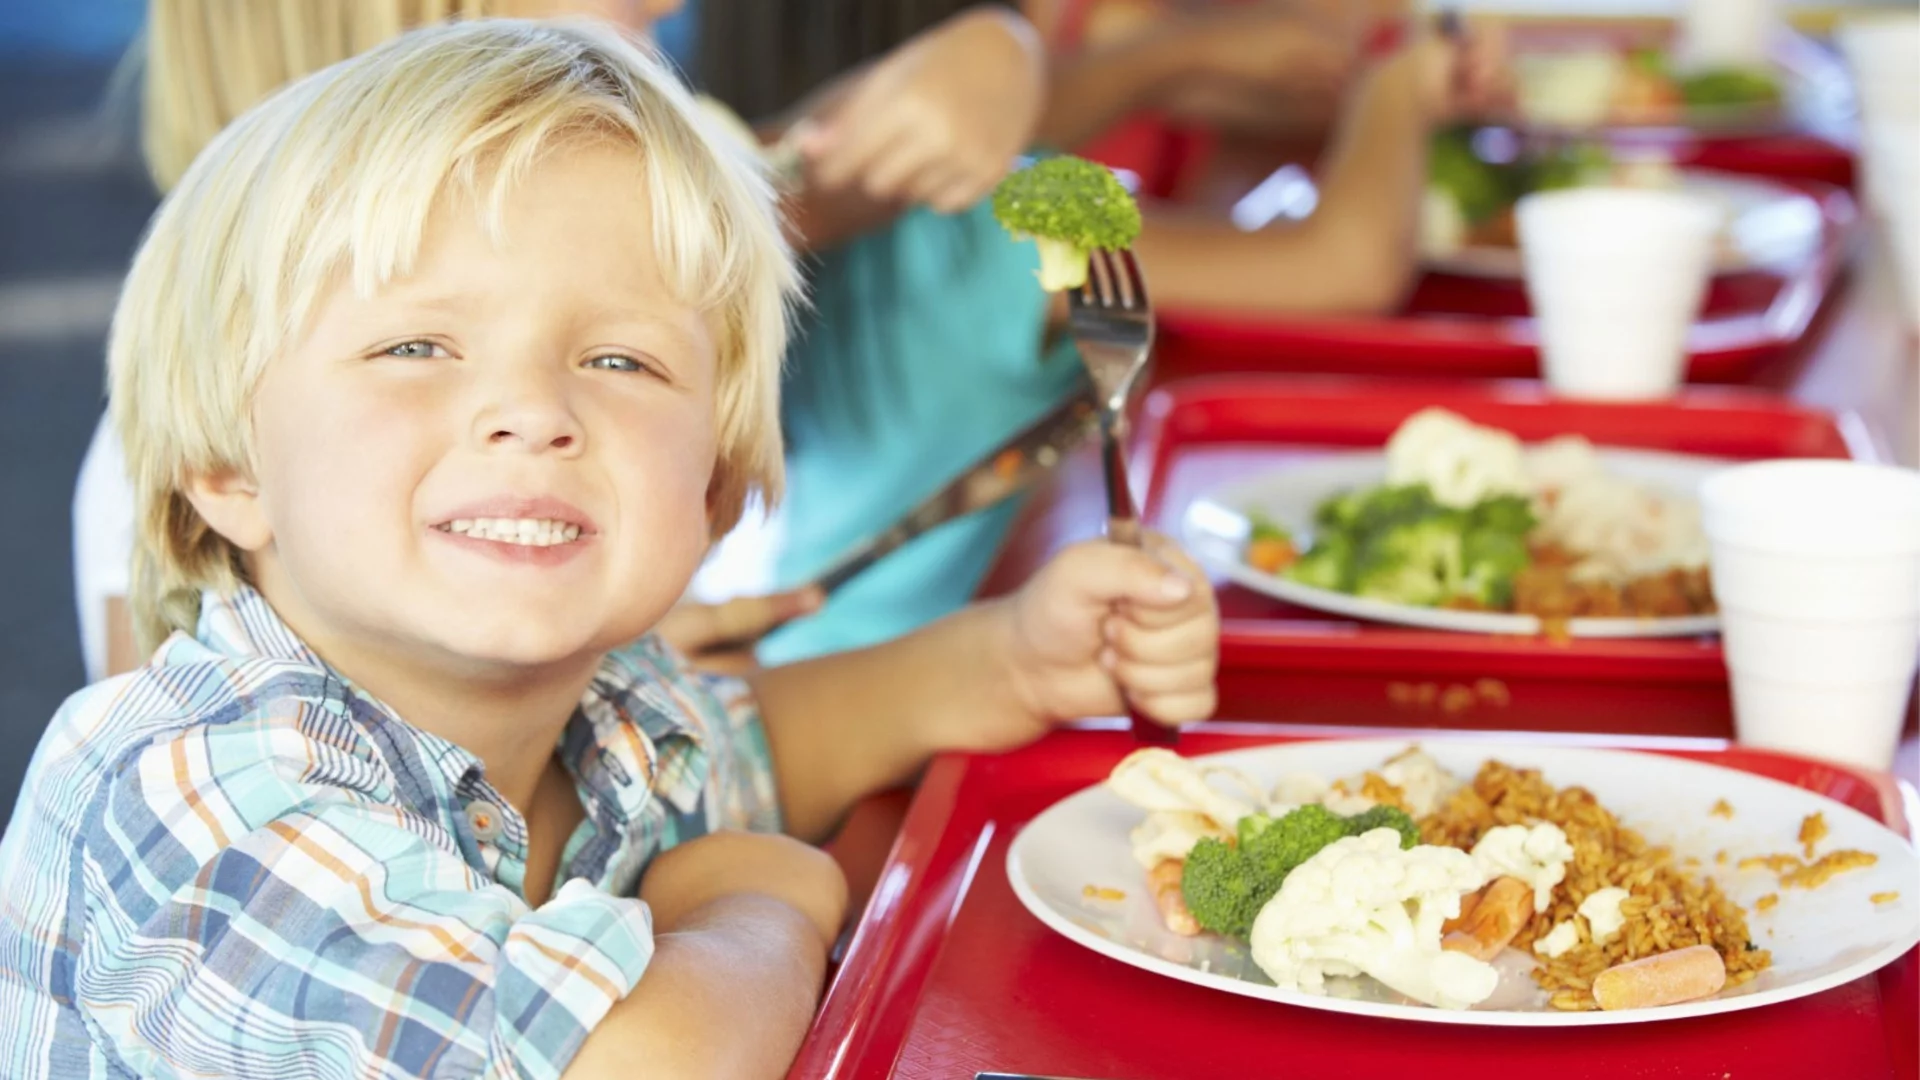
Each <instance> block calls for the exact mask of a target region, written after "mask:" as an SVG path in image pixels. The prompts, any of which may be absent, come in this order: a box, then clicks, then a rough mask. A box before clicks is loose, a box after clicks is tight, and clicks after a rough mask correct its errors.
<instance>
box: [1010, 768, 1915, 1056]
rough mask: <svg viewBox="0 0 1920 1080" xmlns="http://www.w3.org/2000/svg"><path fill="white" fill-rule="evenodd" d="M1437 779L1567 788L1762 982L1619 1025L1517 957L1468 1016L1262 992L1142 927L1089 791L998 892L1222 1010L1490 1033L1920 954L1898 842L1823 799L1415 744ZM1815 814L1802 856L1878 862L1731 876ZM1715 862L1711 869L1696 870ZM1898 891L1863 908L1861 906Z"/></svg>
mask: <svg viewBox="0 0 1920 1080" xmlns="http://www.w3.org/2000/svg"><path fill="white" fill-rule="evenodd" d="M1422 745H1423V746H1424V747H1425V748H1426V750H1427V752H1428V753H1430V754H1432V755H1433V756H1434V757H1435V758H1436V759H1437V760H1438V761H1439V762H1440V764H1441V765H1443V766H1445V767H1446V768H1447V769H1448V770H1450V771H1451V772H1453V773H1455V774H1456V775H1458V776H1461V777H1462V778H1466V777H1470V776H1472V774H1473V773H1474V772H1476V771H1477V770H1478V769H1479V767H1480V765H1481V764H1482V763H1483V762H1485V761H1486V760H1487V759H1488V758H1498V759H1499V760H1501V761H1504V762H1506V763H1508V764H1510V765H1516V766H1531V767H1535V768H1539V769H1541V770H1542V771H1543V772H1544V773H1545V774H1546V778H1547V780H1548V781H1549V782H1550V783H1552V784H1554V785H1556V786H1559V787H1566V786H1569V785H1576V784H1577V785H1580V786H1583V787H1586V788H1587V789H1589V790H1591V791H1592V792H1593V793H1594V795H1595V796H1597V797H1598V798H1599V800H1600V802H1601V804H1602V805H1603V806H1605V807H1607V808H1608V809H1609V810H1611V811H1613V812H1614V813H1615V814H1616V815H1618V816H1619V817H1620V819H1621V821H1622V822H1623V823H1624V824H1626V825H1628V826H1630V827H1633V828H1637V829H1639V830H1640V831H1641V833H1642V835H1644V836H1646V837H1647V839H1648V840H1649V841H1651V842H1653V843H1656V844H1660V843H1667V844H1671V845H1672V846H1673V848H1674V852H1675V856H1676V857H1677V858H1683V859H1684V858H1686V857H1688V856H1693V857H1695V858H1698V859H1699V860H1700V862H1701V864H1702V865H1701V867H1700V868H1699V869H1700V872H1706V871H1712V872H1713V873H1714V875H1715V876H1716V877H1717V878H1718V879H1719V881H1720V883H1721V886H1722V888H1723V889H1725V890H1726V892H1727V894H1728V895H1729V896H1731V897H1732V898H1733V899H1734V900H1735V901H1736V902H1738V903H1740V904H1741V905H1742V906H1743V907H1746V908H1747V909H1748V916H1747V927H1748V929H1749V930H1750V931H1751V932H1752V933H1753V935H1754V943H1755V944H1757V945H1759V946H1760V947H1761V948H1764V949H1771V950H1772V951H1773V966H1772V967H1770V968H1768V969H1767V970H1766V971H1764V972H1762V973H1761V974H1760V975H1759V976H1758V977H1757V978H1755V979H1754V980H1753V981H1751V982H1749V983H1747V984H1746V985H1744V986H1741V987H1738V988H1736V989H1734V990H1730V991H1727V992H1726V993H1723V994H1721V995H1720V996H1718V997H1714V998H1709V999H1707V1000H1704V1001H1693V1002H1687V1003H1684V1004H1680V1005H1669V1006H1665V1007H1663V1008H1657V1009H1632V1010H1623V1011H1620V1012H1583V1013H1573V1012H1561V1011H1559V1010H1556V1009H1553V1008H1551V1007H1549V1006H1548V1005H1547V1004H1546V995H1545V993H1544V992H1542V991H1541V990H1540V989H1539V987H1537V986H1536V985H1535V984H1534V982H1533V980H1532V978H1531V977H1530V976H1529V975H1528V974H1526V971H1527V968H1528V964H1529V962H1528V960H1527V958H1525V957H1523V956H1521V955H1520V954H1519V953H1518V952H1516V951H1515V950H1512V949H1508V950H1507V951H1506V952H1504V953H1503V954H1502V959H1501V962H1500V963H1499V964H1498V965H1497V966H1498V967H1500V969H1501V980H1500V987H1499V989H1498V990H1497V991H1495V993H1494V996H1493V997H1492V998H1490V999H1488V1000H1487V1001H1486V1002H1483V1003H1482V1004H1481V1005H1479V1006H1477V1007H1475V1008H1473V1009H1468V1010H1450V1009H1434V1008H1428V1007H1427V1006H1424V1005H1417V1004H1405V1003H1403V1002H1404V999H1399V998H1397V997H1396V996H1395V995H1392V994H1391V993H1390V992H1389V991H1387V990H1386V989H1385V988H1384V987H1381V986H1380V985H1379V984H1378V983H1375V982H1374V981H1373V980H1371V979H1351V980H1329V989H1330V990H1331V991H1333V993H1331V994H1330V995H1329V996H1325V997H1321V996H1316V995H1312V994H1304V993H1300V992H1298V991H1290V990H1280V989H1278V988H1276V987H1275V986H1274V985H1273V984H1272V982H1271V981H1269V980H1268V979H1267V978H1266V976H1265V975H1263V974H1262V973H1261V972H1260V970H1259V968H1258V967H1256V966H1255V965H1254V964H1253V962H1252V960H1251V959H1250V958H1249V957H1248V956H1247V952H1246V948H1245V946H1243V945H1240V944H1238V943H1236V942H1232V941H1229V940H1227V939H1226V938H1222V937H1219V936H1217V935H1212V934H1205V935H1202V936H1200V937H1197V938H1184V937H1180V936H1179V935H1177V934H1173V933H1171V932H1169V931H1168V930H1166V929H1165V928H1164V927H1163V926H1162V925H1161V924H1160V919H1159V916H1158V915H1157V914H1155V912H1154V908H1153V901H1152V900H1151V898H1150V897H1149V895H1148V893H1147V888H1146V878H1145V872H1144V871H1143V870H1141V868H1140V865H1139V864H1138V863H1136V862H1135V861H1134V860H1133V856H1132V854H1131V853H1130V852H1129V849H1128V845H1127V833H1128V832H1129V831H1130V830H1131V829H1133V827H1134V826H1136V825H1138V824H1139V823H1140V820H1141V817H1142V813H1141V811H1140V810H1138V809H1137V808H1135V807H1133V806H1130V805H1128V804H1127V803H1124V802H1122V801H1121V800H1120V798H1119V797H1118V796H1116V795H1114V794H1113V793H1112V792H1110V791H1108V790H1107V789H1106V788H1105V786H1103V785H1095V786H1093V787H1090V788H1087V789H1085V790H1083V791H1081V792H1079V793H1077V794H1074V795H1070V796H1068V797H1067V798H1065V799H1062V800H1061V801H1060V802H1057V803H1055V804H1054V805H1053V806H1051V807H1049V808H1048V809H1047V810H1045V811H1044V812H1042V813H1041V814H1040V815H1039V816H1038V817H1036V818H1034V819H1033V820H1032V821H1031V822H1029V823H1028V824H1027V826H1026V828H1025V829H1023V830H1021V832H1020V835H1019V836H1017V837H1015V838H1014V841H1013V844H1012V846H1011V847H1010V848H1009V849H1008V851H1007V877H1008V879H1009V880H1010V881H1011V882H1012V884H1013V891H1014V893H1015V895H1017V896H1019V898H1020V902H1021V903H1022V904H1024V905H1026V908H1027V910H1028V911H1031V912H1032V913H1033V914H1034V916H1035V917H1036V918H1038V919H1039V920H1040V921H1041V922H1043V923H1045V924H1046V925H1047V926H1048V927H1049V928H1051V929H1052V930H1054V931H1057V932H1058V933H1060V934H1062V935H1064V936H1065V937H1067V938H1069V939H1071V940H1073V941H1074V942H1076V943H1078V944H1080V945H1083V946H1085V947H1086V948H1089V949H1092V950H1093V951H1094V952H1097V953H1100V954H1102V955H1104V956H1109V957H1112V958H1113V959H1115V960H1118V961H1120V962H1121V963H1123V964H1128V965H1131V966H1133V967H1137V968H1141V969H1143V970H1146V971H1151V972H1154V973H1155V974H1158V975H1164V976H1166V977H1167V978H1170V979H1178V980H1180V981H1182V982H1190V983H1196V984H1198V985H1201V986H1209V987H1212V988H1214V989H1216V990H1223V991H1225V992H1227V993H1230V994H1240V995H1243V996H1246V997H1253V998H1263V999H1266V1000H1268V1001H1278V1002H1284V1003H1286V1004H1289V1005H1299V1006H1303V1007H1305V1008H1309V1009H1325V1010H1327V1011H1330V1012H1342V1013H1354V1014H1357V1015H1361V1016H1382V1017H1389V1018H1393V1019H1400V1020H1418V1021H1424V1022H1427V1023H1435V1024H1470V1025H1486V1026H1497V1027H1585V1026H1590V1025H1599V1024H1632V1023H1641V1022H1645V1021H1650V1020H1676V1019H1680V1018H1683V1017H1689V1016H1705V1015H1708V1014H1710V1013H1723V1012H1734V1011H1736V1010H1740V1009H1755V1008H1759V1007H1760V1006H1762V1005H1771V1004H1774V1003H1775V1002H1780V1001H1790V1000H1792V999H1794V998H1798V997H1805V996H1806V995H1808V994H1816V993H1819V992H1820V991H1822V990H1827V989H1831V988H1832V987H1835V986H1840V985H1842V984H1844V983H1847V982H1851V981H1853V980H1854V979H1857V978H1860V977H1861V976H1863V975H1868V974H1871V973H1872V972H1874V971H1877V970H1879V969H1880V968H1881V967H1883V966H1885V965H1887V964H1889V963H1892V962H1893V961H1894V960H1897V959H1899V958H1900V957H1901V956H1903V955H1905V954H1906V952H1907V950H1908V949H1911V948H1913V946H1914V944H1915V942H1916V941H1920V859H1916V858H1915V856H1914V851H1913V848H1912V847H1911V846H1909V845H1908V843H1907V842H1906V841H1905V840H1903V839H1902V838H1901V837H1899V836H1897V835H1895V834H1894V833H1893V832H1892V831H1891V830H1889V829H1887V828H1885V827H1884V826H1882V825H1880V824H1879V823H1878V822H1875V821H1874V820H1873V819H1872V818H1869V817H1867V816H1866V815H1864V814H1861V813H1859V812H1858V811H1855V810H1853V809H1851V808H1849V807H1846V806H1843V805H1841V804H1840V803H1837V802H1834V801H1833V800H1831V799H1827V798H1824V797H1822V796H1819V795H1815V794H1813V793H1812V792H1809V791H1806V790H1804V789H1802V788H1797V787H1793V786H1792V785H1789V784H1783V783H1780V782H1778V781H1775V780H1769V779H1766V778H1764V777H1760V776H1755V775H1753V774H1751V773H1744V772H1739V771H1736V770H1732V769H1723V768H1719V767H1717V766H1713V765H1707V764H1703V763H1700V762H1696V761H1687V760H1684V759H1681V758H1673V757H1666V756H1663V755H1659V754H1638V753H1628V752H1622V751H1614V750H1585V749H1577V748H1566V747H1543V746H1530V745H1524V744H1514V743H1500V742H1494V741H1478V740H1434V741H1430V742H1425V743H1422ZM1405 746H1406V741H1405V740H1404V739H1396V740H1342V741H1328V742H1304V743H1292V744H1283V745H1276V746H1266V747H1257V748H1254V749H1250V750H1236V751H1233V752H1231V753H1225V754H1212V755H1208V756H1206V757H1204V758H1200V759H1197V760H1201V761H1205V762H1207V763H1208V764H1221V765H1232V766H1233V767H1235V768H1238V769H1241V770H1243V771H1245V772H1246V773H1248V774H1249V775H1251V776H1252V777H1254V778H1255V779H1256V780H1259V781H1260V782H1261V783H1262V784H1263V785H1265V786H1268V787H1271V785H1272V784H1274V783H1275V782H1276V781H1278V780H1279V779H1280V778H1281V777H1282V776H1284V775H1286V774H1288V773H1294V772H1312V773H1317V774H1319V775H1321V776H1324V777H1327V778H1330V779H1331V778H1333V777H1339V776H1352V775H1355V774H1358V773H1359V772H1361V771H1362V770H1364V769H1370V768H1377V767H1379V765H1380V763H1381V762H1382V761H1384V760H1385V759H1386V758H1387V757H1389V756H1391V755H1392V754H1394V753H1395V752H1397V751H1399V750H1400V749H1402V748H1403V747H1405ZM1717 799H1725V800H1727V802H1729V803H1730V804H1732V806H1733V807H1734V816H1733V818H1732V819H1731V820H1729V819H1724V818H1717V817H1713V816H1711V815H1710V814H1709V813H1708V811H1709V810H1710V809H1711V807H1712V806H1713V804H1714V801H1715V800H1717ZM1815 811H1820V812H1822V813H1824V814H1825V815H1826V821H1827V826H1828V828H1829V829H1830V830H1831V832H1830V833H1829V835H1828V837H1827V838H1826V839H1825V840H1824V841H1822V842H1821V844H1820V847H1819V849H1818V852H1819V853H1824V852H1828V851H1836V850H1840V849H1842V848H1854V849H1858V850H1862V851H1870V852H1872V853H1874V854H1876V855H1878V856H1879V857H1880V861H1879V862H1878V863H1876V864H1875V865H1873V866H1871V867H1867V868H1865V869H1860V870H1852V871H1847V872H1845V873H1842V874H1839V875H1837V876H1835V877H1834V878H1833V879H1832V880H1830V881H1828V882H1827V883H1826V884H1825V885H1822V886H1821V887H1820V888H1817V889H1812V890H1803V889H1782V888H1780V887H1779V885H1778V879H1777V878H1776V877H1775V876H1774V875H1773V874H1771V873H1768V872H1767V871H1765V870H1757V869H1756V870H1748V871H1736V870H1735V869H1734V864H1735V862H1737V860H1738V859H1739V858H1741V857H1743V856H1748V855H1769V854H1773V853H1776V852H1797V851H1798V850H1799V845H1798V843H1796V842H1795V837H1796V835H1797V834H1798V832H1799V829H1800V822H1801V821H1802V820H1803V819H1804V818H1805V817H1806V816H1807V815H1808V814H1811V813H1813V812H1815ZM1721 850H1725V851H1727V852H1728V860H1727V864H1726V865H1725V866H1719V867H1716V866H1715V865H1714V863H1713V857H1714V854H1715V853H1716V852H1718V851H1721ZM1089 885H1094V886H1100V887H1103V888H1109V889H1119V890H1120V891H1122V892H1124V893H1125V894H1126V899H1124V900H1121V901H1112V900H1095V899H1089V898H1087V897H1085V896H1084V895H1083V894H1082V890H1083V889H1084V888H1086V887H1087V886H1089ZM1770 892H1771V893H1777V894H1779V897H1780V903H1779V905H1778V906H1776V907H1775V908H1773V910H1771V911H1768V912H1764V913H1762V912H1754V911H1753V910H1752V906H1753V902H1754V900H1756V899H1757V898H1759V897H1760V896H1762V895H1765V894H1766V893H1770ZM1880 892H1898V893H1899V894H1900V896H1899V898H1898V899H1897V900H1894V901H1892V902H1891V903H1886V904H1878V905H1876V904H1874V903H1873V902H1872V901H1870V900H1869V899H1868V897H1870V896H1872V895H1873V894H1875V893H1880Z"/></svg>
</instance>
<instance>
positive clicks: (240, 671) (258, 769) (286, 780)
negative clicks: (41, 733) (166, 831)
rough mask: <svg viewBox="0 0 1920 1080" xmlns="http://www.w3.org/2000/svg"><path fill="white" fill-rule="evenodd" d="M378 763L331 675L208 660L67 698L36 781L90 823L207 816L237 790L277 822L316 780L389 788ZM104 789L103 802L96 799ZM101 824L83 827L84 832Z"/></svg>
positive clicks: (137, 674)
mask: <svg viewBox="0 0 1920 1080" xmlns="http://www.w3.org/2000/svg"><path fill="white" fill-rule="evenodd" d="M377 758H378V755H377V753H376V750H375V747H374V745H373V742H372V740H371V739H370V738H369V737H368V733H367V732H366V731H365V730H364V729H362V728H361V727H360V726H359V724H357V723H355V722H354V721H353V720H352V719H351V718H350V715H349V710H348V707H347V698H346V691H345V689H344V687H343V686H342V685H341V684H340V683H339V681H338V680H337V679H335V678H333V677H332V676H330V675H329V673H328V672H326V671H325V670H324V669H321V668H318V667H314V666H312V665H308V664H302V663H298V662H294V661H288V660H281V659H271V658H259V657H254V658H232V657H217V656H209V657H207V658H205V659H193V660H189V661H187V662H175V663H166V664H156V665H152V666H148V667H144V668H141V669H139V670H137V671H133V672H129V673H127V674H125V675H120V676H116V677H114V678H110V679H107V680H104V681H102V682H99V683H95V684H94V685H92V686H89V687H87V688H86V689H83V690H81V691H79V692H78V693H76V694H74V695H73V696H72V697H70V698H68V699H67V701H66V703H65V704H64V705H63V706H61V709H60V711H59V713H58V714H57V715H56V716H55V718H54V722H53V724H52V725H51V726H50V728H49V729H48V732H47V735H46V737H45V739H44V740H43V741H42V743H41V746H40V749H39V752H38V753H37V754H36V755H35V760H34V762H33V765H32V766H31V768H30V775H29V778H28V784H29V785H30V786H31V787H37V788H40V789H43V791H45V790H46V789H57V791H58V794H59V797H57V798H53V799H38V800H35V801H36V802H37V803H39V804H40V805H43V806H58V805H64V806H68V807H72V808H73V809H74V810H76V811H78V812H79V813H81V814H82V815H84V816H88V817H99V816H102V815H111V814H113V813H115V812H116V809H115V808H116V806H118V807H119V809H120V811H122V812H123V811H124V810H125V807H126V804H127V803H128V802H129V801H130V800H131V801H133V802H137V803H139V804H142V805H144V807H145V808H146V809H147V811H148V812H151V813H156V814H163V815H164V813H165V808H166V807H168V806H171V805H176V804H177V805H182V806H184V805H189V804H190V805H192V806H194V807H198V808H202V809H204V807H205V806H206V805H208V804H209V802H210V801H212V800H209V798H208V796H209V795H210V794H211V793H212V792H214V791H216V790H222V789H225V790H228V791H232V790H234V789H237V788H244V789H245V790H246V791H248V792H249V793H250V795H251V797H252V800H253V808H252V812H250V813H248V814H246V815H245V816H247V817H253V816H255V815H256V814H257V815H262V816H272V815H273V814H275V813H276V812H277V810H276V807H275V806H271V805H268V804H269V803H282V802H284V803H287V804H288V805H292V804H294V803H296V802H298V801H299V800H300V798H301V794H300V791H301V789H303V788H305V787H307V786H308V785H311V784H313V783H315V782H319V783H325V784H330V785H333V786H341V787H348V788H361V789H371V788H373V787H377V786H379V784H378V781H377V779H376V778H377V776H378V775H379V774H380V773H382V772H384V770H381V769H378V768H377V767H375V763H376V761H377ZM102 788H105V789H106V791H104V792H103V793H102V794H104V796H105V797H104V798H95V797H92V796H93V795H94V793H101V789H102ZM368 793H369V794H372V793H373V792H372V791H371V790H368ZM82 807H85V808H87V809H84V810H83V809H81V808H82ZM279 809H284V808H283V807H282V808H279ZM99 824H100V822H99V821H76V822H73V823H72V825H74V826H76V827H77V829H78V831H80V832H82V833H85V832H87V831H89V830H90V829H91V828H92V827H97V826H98V825H99Z"/></svg>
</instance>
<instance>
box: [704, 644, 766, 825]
mask: <svg viewBox="0 0 1920 1080" xmlns="http://www.w3.org/2000/svg"><path fill="white" fill-rule="evenodd" d="M696 677H697V678H698V679H700V681H701V683H702V689H703V690H704V691H705V696H706V697H707V699H708V700H709V701H711V702H712V704H713V710H714V716H713V718H712V720H711V721H710V723H709V724H708V731H709V732H710V733H711V735H712V738H713V741H714V742H715V743H716V745H715V747H714V753H713V780H712V784H713V803H714V809H715V813H716V816H717V821H716V822H715V827H716V828H722V829H751V830H753V831H754V832H779V831H781V829H782V822H781V818H780V793H779V790H778V788H777V786H776V784H775V781H774V772H773V753H772V751H771V749H770V748H769V747H768V746H767V730H766V727H765V725H764V724H763V723H762V722H761V718H760V702H759V699H758V698H756V697H754V695H753V687H751V686H749V685H748V684H747V682H746V680H744V679H736V678H732V677H730V676H718V675H699V676H696Z"/></svg>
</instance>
